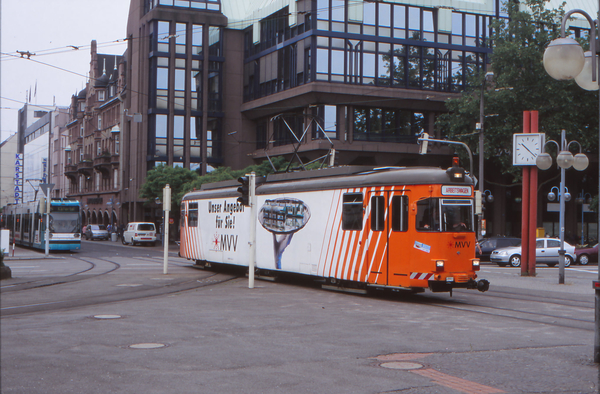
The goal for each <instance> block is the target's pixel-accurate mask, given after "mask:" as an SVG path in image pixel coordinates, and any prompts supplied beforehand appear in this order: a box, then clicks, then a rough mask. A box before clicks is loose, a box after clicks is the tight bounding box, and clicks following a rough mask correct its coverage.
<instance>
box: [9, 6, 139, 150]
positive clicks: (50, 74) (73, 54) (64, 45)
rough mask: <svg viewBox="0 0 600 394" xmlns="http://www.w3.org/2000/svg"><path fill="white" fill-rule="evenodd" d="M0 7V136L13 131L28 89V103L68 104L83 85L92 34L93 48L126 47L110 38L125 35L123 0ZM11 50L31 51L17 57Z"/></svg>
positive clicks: (126, 9) (115, 49) (118, 50)
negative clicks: (94, 44)
mask: <svg viewBox="0 0 600 394" xmlns="http://www.w3.org/2000/svg"><path fill="white" fill-rule="evenodd" d="M0 12H1V23H2V25H0V34H1V46H0V52H1V54H0V66H1V69H0V71H1V81H0V96H1V102H0V107H1V135H0V141H4V140H5V139H6V138H8V137H9V136H10V135H12V134H14V133H16V132H17V121H18V110H19V109H20V108H22V107H23V105H24V104H25V102H26V100H28V99H29V94H28V91H30V90H31V104H38V105H52V104H53V102H56V105H59V106H69V104H70V103H71V96H72V95H73V94H75V93H77V92H79V91H80V90H81V89H83V88H84V87H85V80H86V77H85V76H86V75H87V73H88V72H89V70H90V43H91V42H92V40H96V41H97V43H98V52H99V53H104V54H113V55H122V54H123V52H124V51H125V49H126V45H125V44H124V42H123V41H119V42H115V41H118V40H122V39H123V38H125V37H126V28H127V14H128V12H129V0H100V1H98V0H52V1H48V0H0ZM71 45H72V46H75V47H78V48H79V50H76V49H74V48H73V47H71ZM17 51H29V52H31V53H35V54H36V55H35V56H31V60H26V59H21V58H20V57H19V55H18V54H17ZM15 56H16V57H15ZM36 86H37V88H36Z"/></svg>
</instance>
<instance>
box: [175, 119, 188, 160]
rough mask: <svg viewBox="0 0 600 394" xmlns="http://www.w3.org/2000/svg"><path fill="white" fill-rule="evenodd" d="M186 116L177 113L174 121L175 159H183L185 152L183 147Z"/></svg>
mask: <svg viewBox="0 0 600 394" xmlns="http://www.w3.org/2000/svg"><path fill="white" fill-rule="evenodd" d="M184 120H185V117H184V116H181V115H175V119H174V121H173V161H174V162H176V161H183V159H184V157H185V154H184V149H183V141H184V140H183V135H184V131H183V126H184Z"/></svg>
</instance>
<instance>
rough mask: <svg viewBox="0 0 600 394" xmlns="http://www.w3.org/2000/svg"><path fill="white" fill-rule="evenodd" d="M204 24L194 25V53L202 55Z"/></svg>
mask: <svg viewBox="0 0 600 394" xmlns="http://www.w3.org/2000/svg"><path fill="white" fill-rule="evenodd" d="M202 38H203V36H202V25H193V26H192V55H202Z"/></svg>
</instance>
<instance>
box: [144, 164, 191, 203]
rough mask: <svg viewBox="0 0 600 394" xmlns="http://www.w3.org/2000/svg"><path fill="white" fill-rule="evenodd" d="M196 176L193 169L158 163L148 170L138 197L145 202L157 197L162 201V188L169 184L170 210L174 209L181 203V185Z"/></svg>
mask: <svg viewBox="0 0 600 394" xmlns="http://www.w3.org/2000/svg"><path fill="white" fill-rule="evenodd" d="M197 178H198V174H197V173H196V172H194V171H191V170H188V169H185V168H181V167H174V168H173V167H169V166H165V165H162V164H161V165H159V166H156V167H154V168H153V169H151V170H150V171H148V174H147V175H146V182H144V184H143V185H142V187H141V188H140V197H141V198H145V199H146V200H147V203H150V202H153V201H154V200H155V199H156V198H157V197H158V198H159V199H160V200H161V201H162V196H163V188H164V187H165V185H166V184H169V187H170V188H171V207H172V208H171V210H172V211H173V210H175V209H176V207H179V204H180V203H181V197H182V196H183V193H182V191H183V186H184V185H186V184H188V183H190V182H192V181H193V180H194V179H197Z"/></svg>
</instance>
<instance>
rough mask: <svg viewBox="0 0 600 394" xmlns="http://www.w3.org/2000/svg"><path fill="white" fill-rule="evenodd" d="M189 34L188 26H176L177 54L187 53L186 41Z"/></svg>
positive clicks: (179, 24) (177, 24)
mask: <svg viewBox="0 0 600 394" xmlns="http://www.w3.org/2000/svg"><path fill="white" fill-rule="evenodd" d="M186 34H187V24H185V23H176V24H175V53H181V54H184V53H185V41H186Z"/></svg>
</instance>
